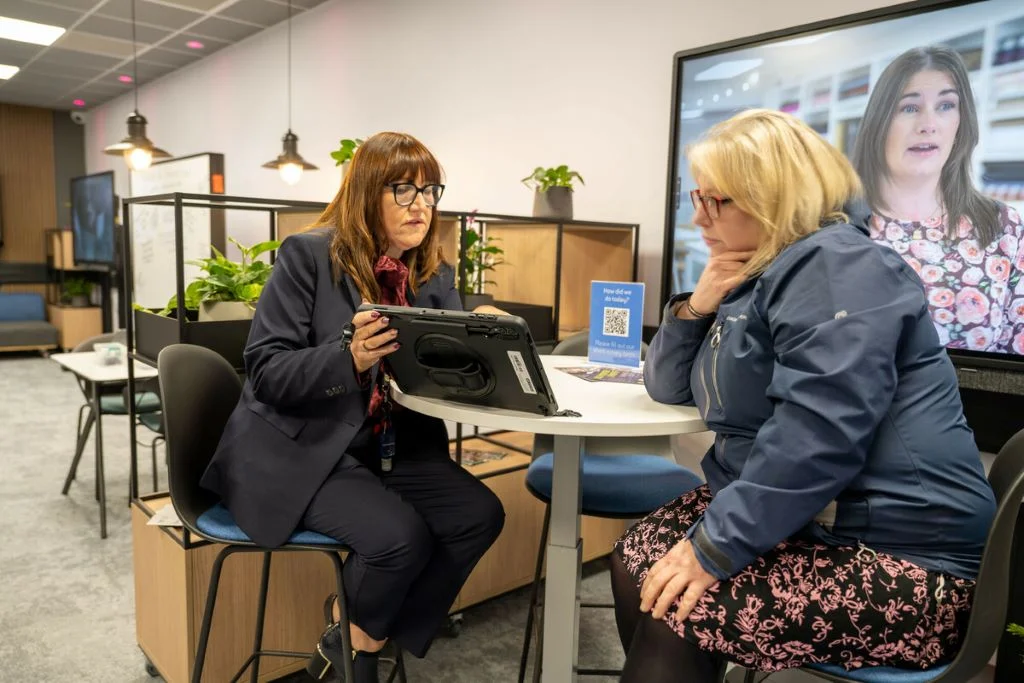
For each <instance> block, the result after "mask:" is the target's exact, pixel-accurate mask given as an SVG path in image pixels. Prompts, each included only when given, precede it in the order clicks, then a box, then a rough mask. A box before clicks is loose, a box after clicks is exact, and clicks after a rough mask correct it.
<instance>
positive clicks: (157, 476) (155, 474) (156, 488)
mask: <svg viewBox="0 0 1024 683" xmlns="http://www.w3.org/2000/svg"><path fill="white" fill-rule="evenodd" d="M163 440H164V437H162V436H157V437H155V438H154V439H153V443H151V444H150V448H151V449H152V451H153V492H154V493H155V492H156V491H159V490H160V473H159V472H158V471H157V469H156V444H157V442H158V441H161V442H162V441H163Z"/></svg>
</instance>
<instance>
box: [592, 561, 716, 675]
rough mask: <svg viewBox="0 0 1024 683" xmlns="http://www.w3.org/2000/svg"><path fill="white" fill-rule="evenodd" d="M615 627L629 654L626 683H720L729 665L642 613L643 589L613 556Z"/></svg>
mask: <svg viewBox="0 0 1024 683" xmlns="http://www.w3.org/2000/svg"><path fill="white" fill-rule="evenodd" d="M611 574H612V593H613V594H614V595H615V624H616V626H618V629H619V640H620V641H621V642H622V649H623V650H624V651H625V652H626V665H625V666H624V667H623V670H622V679H621V681H622V683H637V682H639V681H643V682H644V683H661V682H662V681H666V682H671V683H716V681H718V680H720V675H721V671H722V669H723V667H724V664H725V662H724V661H723V660H721V659H719V658H718V657H716V656H715V655H712V654H710V653H707V652H703V651H701V650H700V649H699V648H698V647H697V646H696V645H694V644H693V643H691V642H690V641H688V640H685V639H684V638H680V637H679V635H677V634H676V632H675V631H673V630H672V629H671V628H669V626H668V624H666V623H665V622H664V621H661V620H656V619H652V618H651V616H650V615H648V614H643V613H642V612H641V611H640V589H639V588H637V585H636V582H635V581H634V580H633V577H632V576H631V575H630V574H629V572H628V571H626V567H625V566H624V565H623V564H622V559H621V558H620V557H619V554H618V553H612V561H611Z"/></svg>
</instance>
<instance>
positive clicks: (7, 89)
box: [0, 73, 59, 97]
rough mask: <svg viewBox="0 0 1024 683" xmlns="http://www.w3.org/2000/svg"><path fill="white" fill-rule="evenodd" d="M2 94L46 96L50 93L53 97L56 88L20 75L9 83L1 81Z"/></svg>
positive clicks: (0, 91) (0, 90) (0, 89)
mask: <svg viewBox="0 0 1024 683" xmlns="http://www.w3.org/2000/svg"><path fill="white" fill-rule="evenodd" d="M58 90H59V88H58ZM0 93H4V94H15V95H19V94H20V95H45V94H47V93H49V94H50V96H51V97H52V96H53V93H54V88H53V86H51V85H50V84H49V83H45V82H42V81H38V80H35V79H32V78H25V76H24V74H21V73H18V74H15V75H14V78H12V79H10V80H8V81H0Z"/></svg>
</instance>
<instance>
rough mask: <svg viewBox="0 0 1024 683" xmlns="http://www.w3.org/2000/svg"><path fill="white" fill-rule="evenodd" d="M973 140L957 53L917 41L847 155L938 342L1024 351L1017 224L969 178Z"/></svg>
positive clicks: (885, 81)
mask: <svg viewBox="0 0 1024 683" xmlns="http://www.w3.org/2000/svg"><path fill="white" fill-rule="evenodd" d="M977 144H978V117H977V112H976V110H975V104H974V95H973V94H972V92H971V83H970V79H969V77H968V75H967V68H966V66H965V65H964V63H963V60H962V59H961V58H960V55H959V54H957V52H956V51H955V50H951V49H949V48H946V47H924V48H914V49H912V50H908V51H907V52H904V53H903V54H901V55H900V56H899V57H897V58H896V59H895V60H894V61H893V62H892V63H891V64H890V65H889V66H888V67H887V68H886V69H885V71H883V72H882V75H881V77H880V78H879V79H878V83H877V84H876V85H875V88H874V91H873V92H872V93H871V98H870V100H869V101H868V105H867V110H866V111H865V114H864V120H863V123H862V125H861V130H860V133H859V134H858V135H857V140H856V143H855V145H854V151H853V163H854V166H855V167H856V169H857V172H858V173H859V174H860V177H861V180H862V182H863V183H864V189H865V192H866V195H867V199H868V202H869V203H870V204H871V207H872V210H873V212H874V215H873V216H872V219H871V237H872V238H873V239H874V240H875V241H877V242H880V243H882V244H886V245H888V246H890V247H892V248H893V249H895V250H896V251H897V252H899V253H900V254H902V255H903V258H904V259H906V261H907V262H908V263H909V264H910V265H911V266H912V267H913V268H914V270H916V271H917V273H918V275H920V276H921V279H922V280H923V281H924V285H925V288H926V290H927V293H928V305H929V308H930V309H931V315H932V320H933V322H934V323H935V327H936V329H937V330H938V333H939V339H940V340H941V341H942V343H943V344H945V345H947V346H948V347H950V348H960V349H970V350H974V351H989V352H1000V353H1018V354H1024V277H1022V272H1024V227H1022V225H1021V218H1020V215H1019V214H1018V213H1017V212H1016V211H1015V210H1014V209H1013V208H1011V207H1008V206H1006V205H1005V204H1003V203H1001V202H998V201H996V200H994V199H991V198H988V197H985V196H984V195H982V194H981V193H980V192H979V191H978V190H977V189H976V188H975V187H974V185H973V184H972V183H971V154H972V153H973V151H974V147H975V146H976V145H977Z"/></svg>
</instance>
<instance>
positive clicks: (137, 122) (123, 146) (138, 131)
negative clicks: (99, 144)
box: [103, 111, 171, 159]
mask: <svg viewBox="0 0 1024 683" xmlns="http://www.w3.org/2000/svg"><path fill="white" fill-rule="evenodd" d="M133 149H143V150H148V151H149V153H150V155H151V156H152V157H153V158H154V159H167V158H169V157H170V156H171V154H170V152H167V151H166V150H163V149H160V148H159V147H157V146H156V145H154V144H153V143H152V142H151V141H150V139H149V138H147V137H146V117H145V116H143V115H142V114H140V113H139V112H137V111H133V112H132V113H131V114H129V115H128V135H127V137H125V138H124V139H123V140H121V142H117V143H114V144H113V145H109V146H108V147H105V148H104V149H103V151H104V152H105V153H107V154H113V155H123V154H124V153H125V152H131V151H132V150H133Z"/></svg>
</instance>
